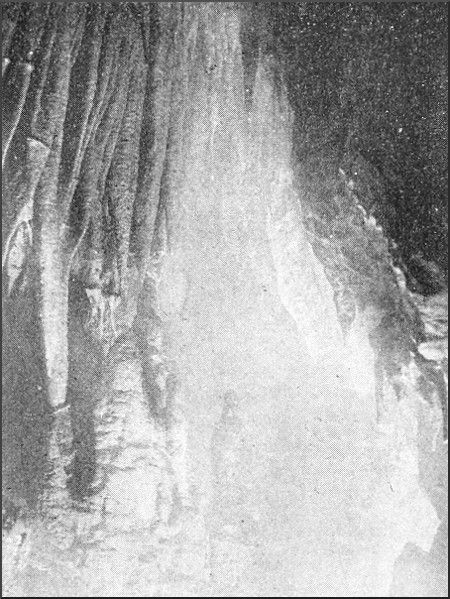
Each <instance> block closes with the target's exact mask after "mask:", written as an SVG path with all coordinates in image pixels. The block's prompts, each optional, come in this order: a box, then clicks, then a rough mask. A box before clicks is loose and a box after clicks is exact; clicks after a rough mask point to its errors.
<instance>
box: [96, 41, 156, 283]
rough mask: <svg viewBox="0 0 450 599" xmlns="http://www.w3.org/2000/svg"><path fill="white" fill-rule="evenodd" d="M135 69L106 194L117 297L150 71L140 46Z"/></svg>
mask: <svg viewBox="0 0 450 599" xmlns="http://www.w3.org/2000/svg"><path fill="white" fill-rule="evenodd" d="M131 67H132V72H133V74H132V78H131V81H130V87H129V92H128V99H127V102H126V107H125V113H124V118H123V122H122V125H121V131H120V134H119V138H118V141H117V145H116V148H115V152H114V158H113V161H112V164H111V168H110V171H109V174H108V180H107V183H106V190H105V196H106V201H107V203H108V207H109V212H110V217H111V221H112V222H111V224H112V232H111V233H112V234H111V235H110V242H109V244H108V246H109V247H108V248H107V261H108V262H110V263H112V262H114V257H115V259H116V261H117V263H118V276H119V281H116V282H115V286H116V289H111V291H113V293H114V294H120V293H121V292H122V290H123V287H124V284H125V279H126V274H127V267H128V254H129V243H130V229H131V222H132V214H133V205H134V201H135V194H136V185H137V170H138V162H139V141H140V130H141V124H142V110H143V102H144V93H145V89H146V77H147V70H148V66H147V65H146V64H145V61H144V55H143V52H142V47H141V45H140V44H138V45H137V48H136V50H135V51H134V55H133V57H132V59H131Z"/></svg>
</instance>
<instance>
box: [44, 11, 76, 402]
mask: <svg viewBox="0 0 450 599" xmlns="http://www.w3.org/2000/svg"><path fill="white" fill-rule="evenodd" d="M83 15H84V10H81V11H80V7H78V6H74V5H73V4H71V5H68V6H67V7H65V10H64V13H63V15H62V18H61V19H60V21H59V23H58V34H57V37H56V39H55V46H54V50H53V55H52V64H51V67H50V70H49V79H50V80H51V84H49V86H48V91H47V94H44V96H43V99H44V98H45V100H44V101H45V103H44V102H42V104H41V105H42V110H41V111H40V114H39V115H38V117H37V121H38V122H42V121H43V119H44V115H45V116H46V118H47V119H50V120H51V122H52V127H51V129H52V131H53V132H54V137H53V141H52V149H51V153H50V157H49V160H48V162H47V165H46V168H45V171H44V173H43V174H42V176H41V180H40V182H39V184H38V188H37V190H36V196H35V208H34V211H35V216H36V223H35V224H36V232H35V250H36V258H37V262H38V264H39V266H38V275H37V281H36V282H37V288H38V306H39V308H38V313H39V314H40V325H41V335H42V346H43V352H44V355H45V366H46V371H47V385H48V387H47V393H48V401H49V403H50V405H52V406H53V407H57V406H60V405H62V404H63V403H64V401H65V387H66V382H67V276H68V272H67V264H66V263H65V256H63V251H62V246H61V226H62V225H64V223H63V222H61V204H60V198H59V197H58V173H59V167H60V157H61V147H62V141H63V125H64V120H65V116H66V109H67V101H68V94H69V84H70V74H71V68H70V67H71V61H72V60H73V44H74V39H75V37H76V35H77V31H78V28H79V27H82V26H83ZM38 126H39V125H38ZM41 129H42V127H41Z"/></svg>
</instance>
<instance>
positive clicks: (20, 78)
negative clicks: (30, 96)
mask: <svg viewBox="0 0 450 599" xmlns="http://www.w3.org/2000/svg"><path fill="white" fill-rule="evenodd" d="M32 72H33V66H32V65H31V64H30V63H28V62H20V63H19V64H18V65H17V66H16V67H15V69H14V76H13V78H12V81H9V82H8V83H9V84H10V86H11V87H10V89H9V91H8V93H7V94H5V95H6V97H7V98H8V103H7V105H6V106H4V107H3V117H2V130H3V133H2V170H3V168H4V166H5V160H6V156H7V153H8V150H9V146H10V144H11V141H12V138H13V136H14V133H15V132H16V128H17V125H18V124H19V120H20V117H21V116H22V109H23V107H24V104H25V100H26V97H27V92H28V87H29V85H30V79H31V73H32ZM5 117H6V118H5Z"/></svg>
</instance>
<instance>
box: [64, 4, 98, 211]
mask: <svg viewBox="0 0 450 599" xmlns="http://www.w3.org/2000/svg"><path fill="white" fill-rule="evenodd" d="M86 23H87V24H86V29H85V31H84V38H83V40H82V41H80V42H79V44H81V46H80V47H81V51H80V52H78V53H76V52H74V55H75V56H77V62H76V63H75V64H74V65H73V68H72V78H71V84H70V90H69V104H68V107H67V117H66V121H65V131H64V142H63V148H62V156H61V168H60V175H59V184H58V190H59V193H60V194H61V196H62V198H63V199H62V200H61V201H62V203H63V204H65V205H66V206H67V207H69V206H70V204H71V202H72V199H73V194H74V192H75V187H76V184H77V182H78V180H79V174H80V170H81V166H82V161H83V157H84V152H85V149H86V146H87V144H88V142H89V139H90V136H91V133H92V129H93V116H94V115H95V111H97V110H98V108H99V106H98V104H99V103H98V102H97V103H96V102H95V99H96V98H95V96H96V93H97V90H98V87H99V85H98V83H99V61H100V53H101V45H102V36H103V28H104V25H105V11H104V8H103V7H102V6H101V5H93V6H92V7H89V8H88V14H87V16H86ZM93 113H94V114H93ZM94 122H95V116H94ZM74 123H75V124H76V127H74ZM66 218H67V217H66V216H63V221H64V222H65V221H66Z"/></svg>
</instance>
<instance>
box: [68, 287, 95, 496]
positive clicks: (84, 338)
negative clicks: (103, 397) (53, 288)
mask: <svg viewBox="0 0 450 599" xmlns="http://www.w3.org/2000/svg"><path fill="white" fill-rule="evenodd" d="M89 312H90V304H89V300H88V298H87V295H86V292H85V289H84V288H83V286H82V285H81V284H80V282H79V281H77V280H71V281H70V284H69V380H68V386H67V402H68V403H69V405H70V414H71V422H72V434H73V462H72V466H71V467H72V470H71V473H70V477H69V488H70V492H71V495H72V497H73V498H74V499H75V500H77V501H82V500H83V499H85V498H86V497H87V496H89V494H90V489H91V485H92V483H93V481H94V477H95V463H96V451H95V430H94V410H95V405H96V401H97V399H98V396H99V391H100V389H101V385H102V368H103V359H102V348H101V344H100V342H99V341H96V340H95V338H94V336H93V335H92V333H90V332H89V330H88V329H87V327H86V323H87V321H88V319H89Z"/></svg>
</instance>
